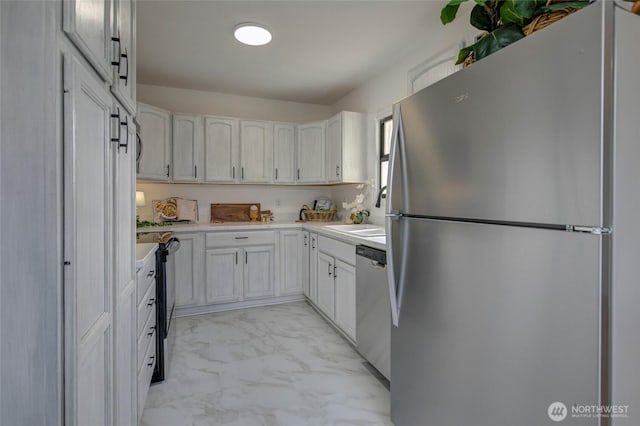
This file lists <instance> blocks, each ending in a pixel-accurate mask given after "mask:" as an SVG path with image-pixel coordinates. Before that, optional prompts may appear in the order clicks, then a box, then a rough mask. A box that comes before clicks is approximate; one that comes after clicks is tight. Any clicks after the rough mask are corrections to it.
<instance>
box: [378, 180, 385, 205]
mask: <svg viewBox="0 0 640 426" xmlns="http://www.w3.org/2000/svg"><path fill="white" fill-rule="evenodd" d="M385 189H387V187H386V185H385V186H383V187H382V188H380V192H378V199H377V200H376V207H380V199H381V198H382V193H383V192H384V191H385Z"/></svg>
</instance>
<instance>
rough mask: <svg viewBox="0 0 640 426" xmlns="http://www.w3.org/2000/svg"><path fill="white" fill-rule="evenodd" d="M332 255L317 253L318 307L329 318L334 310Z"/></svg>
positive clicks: (334, 291)
mask: <svg viewBox="0 0 640 426" xmlns="http://www.w3.org/2000/svg"><path fill="white" fill-rule="evenodd" d="M333 262H334V260H333V257H331V256H329V255H328V254H326V253H323V252H319V253H318V302H317V305H318V308H320V310H321V311H322V312H324V313H325V314H326V315H327V316H328V317H329V318H331V319H333V318H334V312H335V295H336V290H335V282H334V280H333Z"/></svg>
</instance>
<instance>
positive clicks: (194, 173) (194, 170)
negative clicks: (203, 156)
mask: <svg viewBox="0 0 640 426" xmlns="http://www.w3.org/2000/svg"><path fill="white" fill-rule="evenodd" d="M193 177H194V178H196V179H197V178H198V166H197V165H194V166H193Z"/></svg>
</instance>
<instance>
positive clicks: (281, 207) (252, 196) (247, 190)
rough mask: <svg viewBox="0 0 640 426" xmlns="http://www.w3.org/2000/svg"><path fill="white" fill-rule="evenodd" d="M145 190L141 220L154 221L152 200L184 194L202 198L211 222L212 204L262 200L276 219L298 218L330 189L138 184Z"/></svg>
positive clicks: (202, 214) (201, 208) (204, 218)
mask: <svg viewBox="0 0 640 426" xmlns="http://www.w3.org/2000/svg"><path fill="white" fill-rule="evenodd" d="M136 189H137V190H138V191H144V195H145V199H146V201H147V205H146V206H145V207H138V215H139V216H140V219H141V220H151V217H152V212H151V201H152V200H162V199H165V198H169V197H181V198H186V199H189V200H197V201H198V212H199V222H201V223H208V222H209V221H210V218H211V214H210V213H211V210H210V206H209V205H210V204H211V203H260V209H261V210H271V211H273V213H274V216H275V220H276V221H290V220H296V219H298V214H299V212H300V208H301V207H302V205H303V204H309V205H311V203H312V202H313V200H315V199H316V198H318V197H320V196H324V197H328V196H329V192H330V191H329V188H327V187H323V186H285V187H282V186H261V185H244V184H242V185H209V184H171V183H164V184H163V183H143V182H138V184H137V185H136Z"/></svg>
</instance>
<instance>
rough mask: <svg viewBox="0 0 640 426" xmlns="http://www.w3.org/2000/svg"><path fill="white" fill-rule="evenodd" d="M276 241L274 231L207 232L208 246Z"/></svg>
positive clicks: (247, 244) (266, 243)
mask: <svg viewBox="0 0 640 426" xmlns="http://www.w3.org/2000/svg"><path fill="white" fill-rule="evenodd" d="M275 243H276V233H275V232H274V231H251V232H209V233H207V238H206V245H207V248H214V247H238V246H253V245H258V244H259V245H269V244H275Z"/></svg>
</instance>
